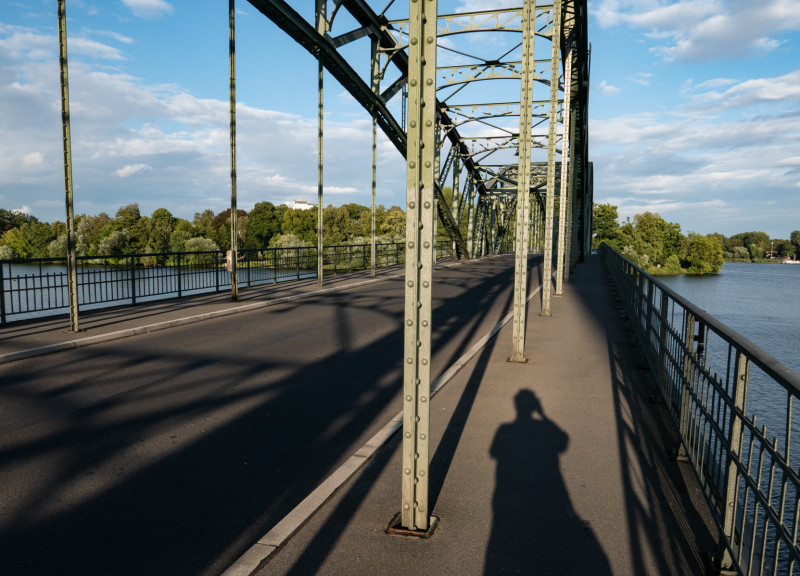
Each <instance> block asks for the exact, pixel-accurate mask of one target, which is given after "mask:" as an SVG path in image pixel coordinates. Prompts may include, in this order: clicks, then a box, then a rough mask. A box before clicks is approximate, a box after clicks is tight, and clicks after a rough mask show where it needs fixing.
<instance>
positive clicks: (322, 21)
mask: <svg viewBox="0 0 800 576" xmlns="http://www.w3.org/2000/svg"><path fill="white" fill-rule="evenodd" d="M316 15H317V32H318V33H319V34H320V35H322V36H324V35H325V33H326V32H327V30H328V22H327V0H317V10H316ZM324 71H325V67H324V66H323V65H322V53H321V52H320V53H319V54H317V85H318V89H319V91H318V105H317V285H319V286H322V284H323V281H324V280H323V276H324V270H323V258H322V251H323V238H322V224H323V218H322V216H323V204H322V181H323V179H322V171H323V155H322V143H323V131H322V127H323V119H324V118H323V117H324V114H325V99H324V95H323V92H322V86H323V82H322V81H323V77H324Z"/></svg>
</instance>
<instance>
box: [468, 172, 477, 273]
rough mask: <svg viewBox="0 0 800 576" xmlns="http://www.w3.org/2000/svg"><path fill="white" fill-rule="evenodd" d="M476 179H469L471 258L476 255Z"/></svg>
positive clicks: (469, 244)
mask: <svg viewBox="0 0 800 576" xmlns="http://www.w3.org/2000/svg"><path fill="white" fill-rule="evenodd" d="M474 240H475V180H473V179H472V176H470V177H469V180H468V181H467V253H468V254H469V257H470V258H473V257H474V256H475V250H474Z"/></svg>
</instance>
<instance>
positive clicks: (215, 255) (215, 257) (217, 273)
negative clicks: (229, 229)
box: [214, 252, 219, 292]
mask: <svg viewBox="0 0 800 576" xmlns="http://www.w3.org/2000/svg"><path fill="white" fill-rule="evenodd" d="M214 271H215V272H214V276H215V280H216V283H217V292H219V252H214Z"/></svg>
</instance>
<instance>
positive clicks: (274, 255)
mask: <svg viewBox="0 0 800 576" xmlns="http://www.w3.org/2000/svg"><path fill="white" fill-rule="evenodd" d="M278 250H279V248H273V249H272V283H273V284H277V283H278Z"/></svg>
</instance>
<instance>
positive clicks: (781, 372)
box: [600, 242, 800, 398]
mask: <svg viewBox="0 0 800 576" xmlns="http://www.w3.org/2000/svg"><path fill="white" fill-rule="evenodd" d="M600 249H601V250H604V249H607V250H613V251H614V252H616V254H617V255H618V256H619V258H621V259H622V260H623V261H625V262H626V263H627V264H629V265H631V266H632V267H633V268H635V269H636V271H637V272H638V273H639V274H641V275H642V276H644V277H645V278H647V280H648V281H649V282H652V283H653V284H655V285H656V286H658V288H659V289H660V290H662V291H663V292H665V293H666V294H667V295H668V296H669V297H670V298H671V299H672V300H674V301H675V302H677V303H678V304H680V305H681V306H682V307H683V308H685V309H687V310H689V311H690V312H691V313H692V315H694V317H695V318H696V319H698V320H701V321H702V323H703V324H704V325H706V326H707V327H709V328H711V329H712V330H713V331H714V332H715V333H716V334H717V335H718V336H719V337H720V338H722V339H723V340H725V341H726V342H727V343H728V344H731V345H732V346H735V347H736V348H737V349H738V350H740V351H741V352H743V353H745V354H746V355H747V357H748V358H749V359H750V361H751V362H753V363H754V364H756V365H757V366H758V367H759V368H761V369H762V370H763V371H764V372H765V373H767V374H769V375H770V376H772V377H773V378H774V379H775V380H776V381H777V382H778V383H779V384H781V385H782V386H783V387H784V388H786V390H787V391H789V392H791V393H792V394H793V395H794V396H795V397H798V398H800V374H797V373H796V372H794V371H793V370H792V369H791V368H789V367H788V366H786V365H785V364H784V363H783V362H781V361H780V360H778V359H777V358H775V357H774V356H772V355H771V354H770V353H769V352H767V351H766V350H764V349H763V348H761V347H760V346H758V345H757V344H755V343H754V342H752V341H751V340H749V339H748V338H746V337H745V336H742V335H741V334H739V333H738V332H737V331H736V330H734V329H733V328H731V327H730V326H728V325H726V324H725V323H724V322H721V321H720V320H718V319H717V318H715V317H714V316H712V315H711V314H709V313H708V312H706V311H705V310H703V309H702V308H699V307H698V306H697V305H695V304H694V303H692V302H690V301H689V300H687V299H686V298H684V297H683V296H681V295H680V294H678V293H677V292H675V291H674V290H673V289H672V288H670V287H669V286H667V285H665V284H663V283H662V282H660V281H659V280H658V279H657V278H656V277H655V276H653V275H651V274H648V273H647V272H645V271H644V270H643V269H642V268H640V267H639V266H637V265H636V264H634V263H633V262H631V261H630V260H629V259H628V258H625V256H623V255H622V254H620V253H619V252H618V251H617V250H614V249H613V248H611V247H610V246H608V244H606V243H605V242H603V243H602V244H601V245H600Z"/></svg>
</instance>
